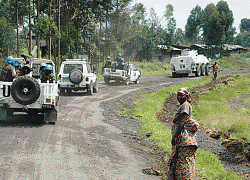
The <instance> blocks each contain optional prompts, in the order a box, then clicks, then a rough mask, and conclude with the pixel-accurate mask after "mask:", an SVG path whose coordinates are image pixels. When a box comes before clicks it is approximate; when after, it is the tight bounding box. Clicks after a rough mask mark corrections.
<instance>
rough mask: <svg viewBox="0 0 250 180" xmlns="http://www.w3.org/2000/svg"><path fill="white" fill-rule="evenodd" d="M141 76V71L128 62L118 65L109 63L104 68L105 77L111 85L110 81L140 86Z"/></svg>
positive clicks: (106, 81)
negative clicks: (132, 83)
mask: <svg viewBox="0 0 250 180" xmlns="http://www.w3.org/2000/svg"><path fill="white" fill-rule="evenodd" d="M140 76H141V73H140V71H139V70H138V69H136V68H135V66H134V65H133V64H130V63H128V62H125V63H116V62H110V61H108V62H107V63H106V65H105V66H104V68H103V77H104V81H105V83H106V84H109V82H110V80H115V81H116V82H117V83H119V82H125V83H126V84H127V85H129V83H130V82H134V83H135V84H138V83H139V78H140Z"/></svg>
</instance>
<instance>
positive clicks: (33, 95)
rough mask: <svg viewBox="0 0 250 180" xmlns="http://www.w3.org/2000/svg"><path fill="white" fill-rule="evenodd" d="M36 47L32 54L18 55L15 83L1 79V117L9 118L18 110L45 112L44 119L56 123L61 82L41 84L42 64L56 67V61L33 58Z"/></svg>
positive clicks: (2, 118) (1, 118)
mask: <svg viewBox="0 0 250 180" xmlns="http://www.w3.org/2000/svg"><path fill="white" fill-rule="evenodd" d="M35 51H36V47H35V48H34V50H33V51H32V53H31V55H30V56H29V57H28V56H26V55H25V54H22V55H21V56H22V57H23V58H15V61H17V62H19V64H20V74H19V76H17V77H16V78H15V79H14V80H13V82H3V81H0V120H4V121H6V120H7V117H8V116H12V115H13V114H14V112H26V113H27V114H30V115H37V114H38V113H42V114H43V115H44V121H45V122H48V123H51V124H54V123H55V122H56V120H57V103H58V100H59V95H58V84H57V82H55V81H53V82H49V81H47V82H46V83H41V80H40V72H39V68H40V64H42V63H46V64H47V65H51V66H52V67H53V72H52V73H54V74H55V66H54V63H53V61H52V60H48V59H39V58H33V57H34V54H35Z"/></svg>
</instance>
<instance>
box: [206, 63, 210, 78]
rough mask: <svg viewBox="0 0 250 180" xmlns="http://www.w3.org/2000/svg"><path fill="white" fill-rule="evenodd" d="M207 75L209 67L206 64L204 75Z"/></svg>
mask: <svg viewBox="0 0 250 180" xmlns="http://www.w3.org/2000/svg"><path fill="white" fill-rule="evenodd" d="M209 73H210V69H209V65H208V64H206V66H205V75H206V76H208V75H209Z"/></svg>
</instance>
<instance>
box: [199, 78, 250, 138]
mask: <svg viewBox="0 0 250 180" xmlns="http://www.w3.org/2000/svg"><path fill="white" fill-rule="evenodd" d="M249 86H250V75H244V76H243V75H239V76H238V78H236V79H235V80H233V81H228V85H220V86H219V87H217V88H216V89H215V90H212V91H210V92H209V93H208V94H206V95H202V96H199V100H198V101H197V104H198V105H197V106H195V107H194V116H195V118H196V119H197V120H198V121H199V122H200V123H201V124H202V125H203V126H205V127H211V128H216V129H217V130H222V131H229V132H232V134H231V138H242V137H245V138H247V139H248V140H250V132H249V129H250V121H249V120H250V118H249V115H250V110H249V108H247V107H245V106H244V105H242V106H239V107H236V108H237V109H232V107H231V106H230V100H232V99H237V98H239V96H240V95H241V94H243V93H244V94H250V89H249ZM246 101H247V102H249V99H247V100H246Z"/></svg>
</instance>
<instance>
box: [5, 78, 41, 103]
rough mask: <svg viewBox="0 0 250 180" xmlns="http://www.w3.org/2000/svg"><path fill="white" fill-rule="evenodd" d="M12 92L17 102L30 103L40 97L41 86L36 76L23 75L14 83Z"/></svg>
mask: <svg viewBox="0 0 250 180" xmlns="http://www.w3.org/2000/svg"><path fill="white" fill-rule="evenodd" d="M10 92H11V95H12V97H13V99H14V100H15V101H16V102H17V103H19V104H22V105H28V104H32V103H33V102H35V101H36V100H37V99H38V97H39V96H40V87H39V84H38V82H37V81H36V80H35V79H34V78H32V77H29V76H21V77H19V78H17V79H16V80H15V81H14V82H13V83H12V86H11V89H10Z"/></svg>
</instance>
